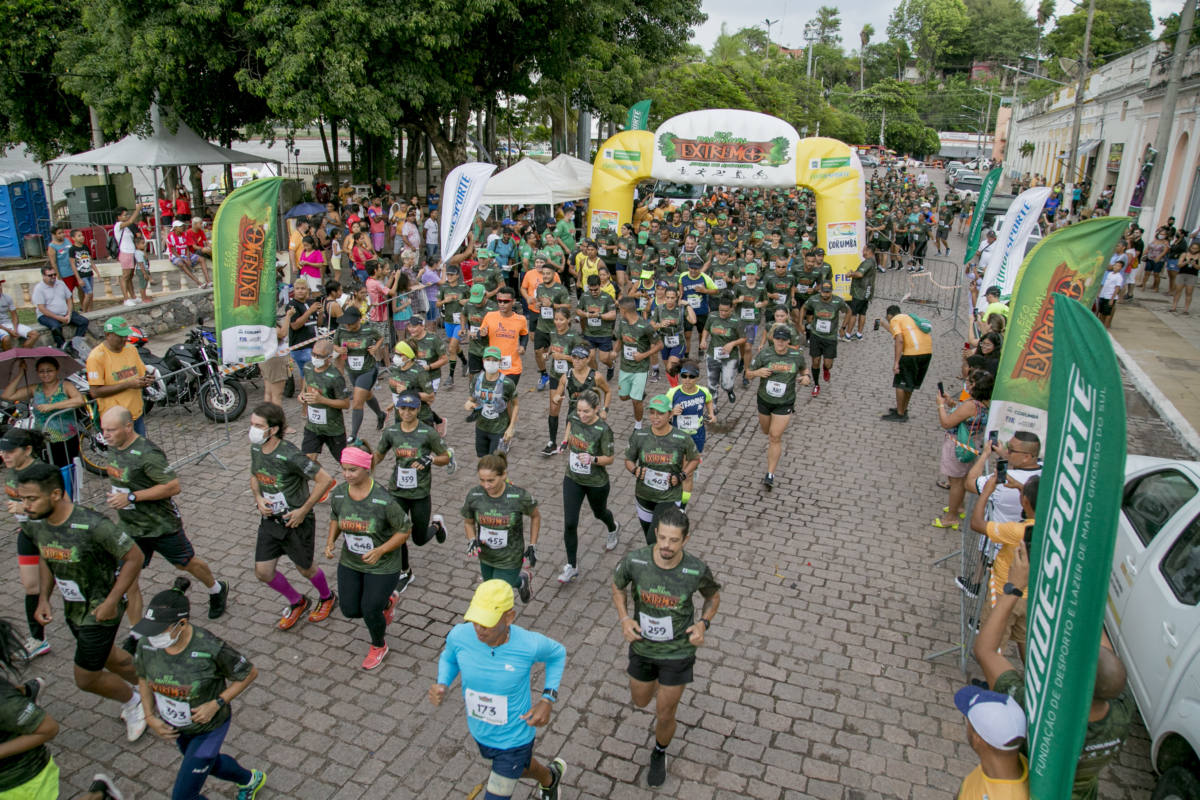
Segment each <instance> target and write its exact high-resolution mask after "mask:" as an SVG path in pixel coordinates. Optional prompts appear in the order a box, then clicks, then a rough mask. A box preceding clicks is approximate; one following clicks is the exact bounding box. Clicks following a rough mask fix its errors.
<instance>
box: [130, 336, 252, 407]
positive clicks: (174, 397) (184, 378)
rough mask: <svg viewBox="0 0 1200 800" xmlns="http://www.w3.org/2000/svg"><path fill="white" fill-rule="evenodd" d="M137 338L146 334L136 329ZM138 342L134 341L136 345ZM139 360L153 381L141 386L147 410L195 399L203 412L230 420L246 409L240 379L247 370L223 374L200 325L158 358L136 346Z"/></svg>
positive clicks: (189, 402)
mask: <svg viewBox="0 0 1200 800" xmlns="http://www.w3.org/2000/svg"><path fill="white" fill-rule="evenodd" d="M136 335H137V338H138V339H139V341H142V340H145V338H146V337H145V335H144V334H143V333H142V332H141V331H140V330H137V331H136ZM135 346H137V345H135ZM138 352H139V353H140V354H141V356H142V362H143V363H144V364H145V365H146V369H147V371H148V372H150V374H151V375H152V377H154V378H155V381H154V382H153V383H151V384H150V385H149V386H147V387H146V388H145V389H143V390H142V396H143V399H144V400H145V402H146V413H147V414H149V413H150V411H151V409H152V408H154V407H155V406H189V405H191V404H192V403H198V404H199V405H200V410H201V411H202V412H204V416H206V417H208V418H209V419H211V420H214V421H216V422H224V421H226V420H228V421H230V422H232V421H233V420H235V419H237V418H238V417H240V416H241V415H242V414H243V413H244V412H245V410H246V403H247V400H248V397H247V392H246V387H245V386H243V385H242V381H243V380H249V378H248V377H247V376H248V374H249V373H248V371H244V370H237V371H234V372H232V373H230V374H229V375H225V374H223V370H222V368H221V362H220V358H219V356H218V354H217V347H216V345H215V344H213V343H212V342H211V341H209V339H208V338H207V337H206V336H205V333H204V330H203V328H193V329H192V330H190V331H188V335H187V340H186V341H184V342H180V343H179V344H173V345H171V346H170V347H169V348H167V352H166V354H165V355H164V356H162V357H161V358H160V357H158V356H156V355H154V354H153V353H151V352H150V350H149V348H145V347H144V341H143V343H142V346H139V347H138Z"/></svg>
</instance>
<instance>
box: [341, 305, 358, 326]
mask: <svg viewBox="0 0 1200 800" xmlns="http://www.w3.org/2000/svg"><path fill="white" fill-rule="evenodd" d="M361 319H362V312H360V311H359V310H358V307H357V306H350V307H349V308H347V309H346V310H345V311H343V312H342V315H341V316H340V317H338V325H353V324H354V323H356V322H358V321H359V320H361Z"/></svg>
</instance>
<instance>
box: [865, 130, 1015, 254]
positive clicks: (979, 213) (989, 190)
mask: <svg viewBox="0 0 1200 800" xmlns="http://www.w3.org/2000/svg"><path fill="white" fill-rule="evenodd" d="M880 144H883V143H882V142H880ZM1001 172H1003V170H1002V169H1001V168H1000V167H996V168H995V169H993V170H992V171H991V172H989V173H988V174H987V175H986V176H984V179H983V185H982V186H980V187H979V194H978V195H977V196H976V197H975V214H974V216H972V217H971V227H970V229H969V230H968V231H967V255H966V257H965V258H963V263H964V264H968V263H970V261H971V259H972V258H974V257H975V253H976V252H977V251H978V250H979V238H980V237H981V236H983V225H984V223H985V222H986V221H987V219H986V218H987V207H988V204H989V203H991V202H992V195H993V194H995V193H996V186H997V185H998V184H999V183H1000V173H1001Z"/></svg>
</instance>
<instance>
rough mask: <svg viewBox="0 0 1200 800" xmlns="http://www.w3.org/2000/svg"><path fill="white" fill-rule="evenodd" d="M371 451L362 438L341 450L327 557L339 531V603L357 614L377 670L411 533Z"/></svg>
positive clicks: (366, 664)
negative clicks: (374, 470)
mask: <svg viewBox="0 0 1200 800" xmlns="http://www.w3.org/2000/svg"><path fill="white" fill-rule="evenodd" d="M372 463H373V462H372V458H371V450H370V448H368V447H367V446H366V445H365V444H364V443H362V442H355V443H351V444H347V445H346V449H345V450H343V451H342V475H343V476H344V477H345V479H346V482H345V483H343V484H341V485H340V486H338V487H337V488H336V489H334V490H333V494H332V496H331V497H330V500H329V537H328V538H327V539H326V540H325V558H333V544H334V542H336V541H337V538H338V534H341V536H342V548H341V555H340V556H339V557H338V570H337V577H338V605H339V606H340V607H341V609H342V614H343V616H345V617H346V618H347V619H361V620H362V621H363V622H364V623H365V624H366V626H367V633H368V634H369V635H370V637H371V649H370V650H368V651H367V657H366V658H364V659H363V662H362V668H363V669H375V668H376V667H378V666H379V665H380V664H382V663H383V658H384V656H386V655H387V654H388V652H389V648H388V646H387V642H385V641H384V639H383V634H384V632H385V631H386V630H387V626H388V625H390V624H391V622H392V616H393V615H394V614H395V612H396V603H397V602H398V601H399V600H400V593H399V592H398V591H396V586H397V584H398V583H399V580H400V554H399V553H398V552H397V551H398V550H399V549H400V547H401V546H403V544H404V543H405V542H406V541H408V536H409V534H410V533H411V532H412V526H411V525H410V524H409V521H408V517H407V516H406V515H405V513H404V509H402V508H400V506H399V505H398V504H397V503H396V501H395V500H394V499H392V496H391V495H390V494H388V491H387V489H384V488H383V487H382V486H380V485H379V484H377V483H375V479H374V478H373V477H371V466H372Z"/></svg>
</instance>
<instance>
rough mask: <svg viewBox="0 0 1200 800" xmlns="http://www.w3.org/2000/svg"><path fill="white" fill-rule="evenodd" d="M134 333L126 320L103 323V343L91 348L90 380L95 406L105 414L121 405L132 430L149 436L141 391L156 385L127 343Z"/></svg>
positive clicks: (89, 356) (139, 356)
mask: <svg viewBox="0 0 1200 800" xmlns="http://www.w3.org/2000/svg"><path fill="white" fill-rule="evenodd" d="M130 333H132V331H131V330H130V329H129V325H128V324H127V323H126V322H125V318H124V317H109V318H108V319H107V320H106V321H105V323H104V341H103V342H101V343H100V344H98V345H96V346H95V347H93V348H92V352H91V353H89V354H88V357H87V379H88V386H89V387H90V389H91V395H92V397H94V398H96V406H97V408H98V409H99V411H100V413H101V414H103V413H104V412H105V411H108V410H109V409H110V408H113V407H114V406H121V407H122V408H125V409H126V410H128V411H129V415H130V416H131V417H133V429H134V430H135V431H137V432H138V433H139V434H141V435H143V436H145V435H146V421H145V419H144V418H143V417H142V414H143V412H144V410H145V406H144V405H143V404H142V388H143V387H146V386H149V385H150V384H151V383H153V382H154V381H153V379H152V378H150V377H149V376H147V375H146V365H145V364H143V363H142V357H141V355H139V354H138V351H137V348H136V347H133V346H131V345H130V344H129V343H128V337H129V334H130Z"/></svg>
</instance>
